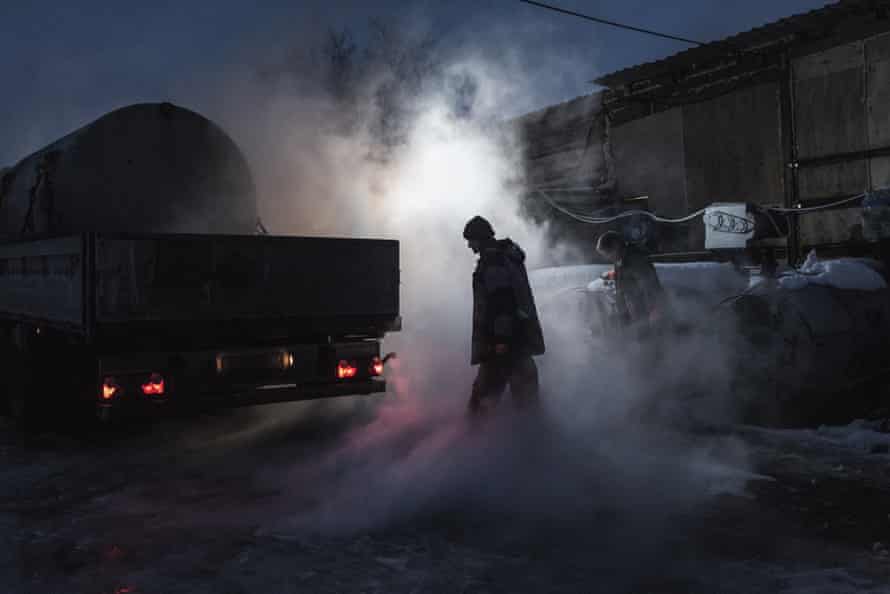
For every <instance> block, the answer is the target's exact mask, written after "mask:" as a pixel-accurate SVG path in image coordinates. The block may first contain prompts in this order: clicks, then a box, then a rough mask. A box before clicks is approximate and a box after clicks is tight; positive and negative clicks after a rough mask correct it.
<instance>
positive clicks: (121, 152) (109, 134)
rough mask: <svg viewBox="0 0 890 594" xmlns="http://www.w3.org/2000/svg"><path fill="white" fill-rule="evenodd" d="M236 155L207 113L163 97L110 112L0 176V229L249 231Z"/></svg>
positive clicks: (242, 171)
mask: <svg viewBox="0 0 890 594" xmlns="http://www.w3.org/2000/svg"><path fill="white" fill-rule="evenodd" d="M256 220H257V205H256V192H255V189H254V184H253V179H252V177H251V174H250V169H249V167H248V165H247V161H246V159H245V158H244V155H243V154H242V153H241V151H240V150H239V149H238V147H237V145H236V144H235V143H234V142H233V141H232V139H231V138H230V137H229V136H228V135H227V134H226V133H225V132H223V130H222V129H221V128H219V127H218V126H217V125H216V124H214V123H213V122H211V121H210V120H208V119H207V118H205V117H203V116H201V115H199V114H197V113H195V112H193V111H190V110H188V109H184V108H182V107H177V106H175V105H172V104H170V103H145V104H137V105H130V106H128V107H123V108H121V109H118V110H115V111H112V112H110V113H108V114H106V115H104V116H102V117H101V118H99V119H98V120H96V121H94V122H93V123H91V124H88V125H86V126H84V127H83V128H80V129H79V130H76V131H75V132H73V133H71V134H69V135H68V136H65V137H64V138H62V139H60V140H58V141H56V142H55V143H53V144H51V145H49V146H47V147H46V148H44V149H41V150H40V151H38V152H36V153H34V154H32V155H30V156H28V157H26V158H25V159H23V160H22V161H20V162H19V163H18V164H17V165H15V166H14V167H12V168H10V169H7V170H5V171H4V172H3V173H2V177H0V233H2V234H3V235H4V236H6V237H10V236H13V237H14V236H18V235H21V234H33V233H38V234H45V233H52V234H64V233H76V232H82V231H126V232H148V233H151V232H164V233H252V232H254V231H255V228H256Z"/></svg>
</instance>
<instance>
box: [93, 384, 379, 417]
mask: <svg viewBox="0 0 890 594" xmlns="http://www.w3.org/2000/svg"><path fill="white" fill-rule="evenodd" d="M385 391H386V382H385V381H384V380H383V379H382V378H380V379H378V378H371V379H367V380H358V381H348V382H340V383H331V384H263V385H256V386H237V385H235V386H231V389H228V390H216V391H213V392H201V391H199V390H196V391H194V392H189V391H186V392H173V393H171V394H170V396H169V397H167V398H163V399H149V398H132V399H128V398H122V399H120V400H115V401H114V402H110V403H104V402H101V403H99V404H97V406H96V413H97V415H98V417H99V419H101V420H103V421H109V420H111V419H113V418H119V417H130V416H155V415H158V416H163V415H164V414H166V413H169V412H172V410H175V409H182V408H187V407H199V406H202V405H203V406H211V407H218V408H229V407H240V406H256V405H260V404H274V403H277V402H296V401H302V400H316V399H320V398H335V397H338V396H363V395H369V394H379V393H382V392H385Z"/></svg>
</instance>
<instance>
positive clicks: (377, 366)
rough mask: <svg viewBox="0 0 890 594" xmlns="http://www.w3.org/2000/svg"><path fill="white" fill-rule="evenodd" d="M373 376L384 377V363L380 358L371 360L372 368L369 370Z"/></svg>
mask: <svg viewBox="0 0 890 594" xmlns="http://www.w3.org/2000/svg"><path fill="white" fill-rule="evenodd" d="M369 371H370V372H371V375H383V361H382V360H381V359H380V357H374V358H373V359H371V367H370V368H369Z"/></svg>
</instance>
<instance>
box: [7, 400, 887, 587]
mask: <svg viewBox="0 0 890 594" xmlns="http://www.w3.org/2000/svg"><path fill="white" fill-rule="evenodd" d="M528 423H530V424H528ZM493 427H494V428H493V429H492V430H491V431H485V432H481V433H479V432H476V433H474V432H468V431H467V428H466V427H465V426H464V425H463V424H462V423H461V421H458V420H450V421H449V420H446V419H427V418H424V417H423V416H422V415H420V416H419V415H417V411H416V410H414V409H413V408H412V406H411V404H410V403H401V404H399V403H395V404H394V403H386V402H384V403H383V404H382V406H381V408H380V409H379V410H377V411H376V412H374V411H371V410H369V409H368V407H367V406H362V405H361V404H360V403H356V402H355V401H348V400H346V401H340V402H339V403H338V404H337V405H336V408H335V409H331V408H329V407H327V406H322V405H304V404H290V405H281V406H277V405H276V406H272V407H265V408H258V409H252V410H247V411H243V410H242V411H229V412H222V413H217V414H213V415H205V416H201V417H199V418H189V419H174V420H170V421H166V422H164V423H161V424H160V425H157V426H155V427H154V428H150V429H149V428H138V427H137V428H133V429H132V430H131V431H130V432H128V433H127V434H122V435H118V436H117V437H116V438H115V439H114V440H113V441H112V442H111V444H110V445H109V444H105V445H101V444H91V443H89V442H86V441H84V440H83V439H82V438H72V437H65V436H61V435H49V436H45V437H44V438H42V439H41V440H40V442H38V444H36V445H35V446H32V447H31V448H29V449H23V448H22V447H20V446H19V445H17V444H16V443H14V442H13V441H12V440H11V439H9V436H10V433H9V432H8V427H4V431H5V432H4V433H3V435H4V436H6V437H7V439H5V441H4V443H3V446H2V449H0V456H2V460H3V466H2V471H0V472H2V481H0V538H2V539H3V543H2V544H3V545H4V546H2V547H0V576H2V582H0V584H2V586H0V591H2V592H10V593H18V592H22V593H25V592H40V593H41V594H47V593H56V592H58V593H63V592H64V593H80V592H83V593H90V594H93V593H95V594H105V593H109V594H110V593H124V592H128V593H144V594H148V593H180V592H181V593H186V592H188V593H203V592H206V593H219V592H223V593H229V594H235V593H248V592H276V593H277V592H594V591H595V592H640V593H643V592H646V593H680V592H683V593H685V592H702V593H714V592H720V593H736V592H738V593H759V592H763V593H767V592H784V593H787V594H816V593H820V594H821V593H825V594H829V593H831V594H837V593H840V594H845V593H853V592H871V593H879V592H890V556H888V549H890V546H888V545H890V542H888V541H890V507H888V506H887V501H888V493H890V471H888V462H890V455H888V454H887V452H886V449H885V448H883V445H886V444H887V443H888V441H890V438H888V436H887V434H885V433H882V432H880V431H879V429H880V426H879V425H877V424H870V423H866V422H857V423H854V424H852V425H850V426H848V427H843V428H837V427H833V428H830V427H823V428H819V429H813V430H794V431H788V430H781V431H779V430H767V429H760V428H755V427H746V426H742V427H734V428H728V429H725V430H722V431H720V432H699V433H685V434H683V435H678V434H675V433H670V434H668V433H663V432H661V431H659V430H655V429H652V428H649V429H644V428H634V427H630V426H628V427H626V428H625V429H624V431H622V432H616V433H613V434H608V435H598V436H588V437H589V438H592V439H594V440H595V442H596V443H597V444H598V445H597V447H596V448H594V449H592V450H584V451H588V452H593V453H594V454H595V455H593V456H591V457H581V458H576V457H574V455H575V454H578V453H579V452H580V451H582V450H579V449H577V448H576V447H575V446H574V444H573V443H572V442H573V441H575V440H578V439H581V438H582V436H576V435H565V434H562V433H559V432H558V431H555V430H554V429H553V428H552V427H550V426H549V425H547V424H546V423H545V424H541V423H538V422H534V420H532V421H530V420H528V419H521V418H518V417H513V416H511V415H508V414H505V415H504V416H503V417H502V418H500V419H498V420H497V421H496V425H494V426H493ZM637 431H640V432H642V433H641V434H642V435H646V438H645V439H640V435H636V436H635V437H634V438H633V440H632V442H633V443H635V444H638V446H637V447H638V449H639V450H642V451H641V452H637V453H640V454H642V455H641V456H639V457H636V458H634V460H636V462H635V463H634V465H630V464H629V463H628V459H627V458H626V457H625V456H624V453H623V452H624V449H625V444H624V442H625V440H628V439H629V438H628V436H627V434H628V433H634V432H637ZM644 431H648V432H647V433H646V432H644ZM628 443H630V441H629V442H628Z"/></svg>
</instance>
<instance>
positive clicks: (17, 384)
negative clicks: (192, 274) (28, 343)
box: [5, 350, 37, 434]
mask: <svg viewBox="0 0 890 594" xmlns="http://www.w3.org/2000/svg"><path fill="white" fill-rule="evenodd" d="M5 367H6V369H5V375H6V378H7V379H6V390H7V392H6V401H7V406H8V408H9V413H10V416H11V417H12V419H13V422H14V423H15V426H16V428H17V429H18V430H19V431H21V432H22V433H25V434H29V433H32V432H33V431H34V429H35V426H36V420H37V419H36V416H37V410H36V407H35V405H34V402H33V400H32V399H31V398H29V396H34V394H31V392H32V388H33V385H32V384H33V382H32V381H31V380H32V379H33V374H32V372H31V366H30V365H28V363H27V360H26V357H24V356H23V355H22V354H21V353H20V352H19V351H18V350H16V351H13V353H11V354H10V356H9V357H8V358H7V364H6V365H5Z"/></svg>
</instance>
